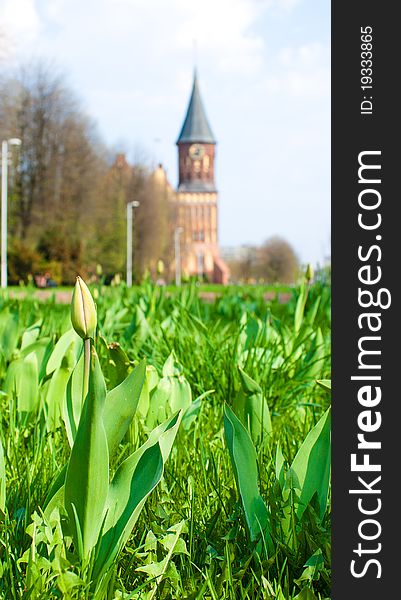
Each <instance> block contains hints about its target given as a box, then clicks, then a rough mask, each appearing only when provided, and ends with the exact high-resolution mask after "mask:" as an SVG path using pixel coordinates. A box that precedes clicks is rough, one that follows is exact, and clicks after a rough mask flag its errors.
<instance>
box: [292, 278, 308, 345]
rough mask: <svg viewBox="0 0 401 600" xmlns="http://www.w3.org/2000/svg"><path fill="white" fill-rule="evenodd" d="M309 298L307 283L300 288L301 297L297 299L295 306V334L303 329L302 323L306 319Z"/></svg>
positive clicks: (303, 283)
mask: <svg viewBox="0 0 401 600" xmlns="http://www.w3.org/2000/svg"><path fill="white" fill-rule="evenodd" d="M307 298H308V287H307V285H306V284H305V282H302V284H301V285H300V286H299V296H298V299H297V303H296V306H295V314H294V329H295V333H298V332H299V330H300V329H301V325H302V321H303V319H304V312H305V304H306V300H307Z"/></svg>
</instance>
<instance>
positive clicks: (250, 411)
mask: <svg viewBox="0 0 401 600" xmlns="http://www.w3.org/2000/svg"><path fill="white" fill-rule="evenodd" d="M238 372H239V375H240V381H241V386H242V389H241V390H240V391H239V393H238V394H237V396H236V397H235V399H234V402H233V410H234V412H235V414H236V415H237V417H238V418H239V420H240V421H241V422H242V424H243V425H244V426H245V427H246V428H247V430H248V431H249V433H250V436H251V438H252V441H253V443H254V444H255V446H256V447H257V446H259V444H260V443H261V442H262V441H266V440H268V439H269V438H270V437H271V435H272V432H273V429H272V423H271V417H270V411H269V407H268V405H267V402H266V398H265V397H264V395H263V392H262V389H261V387H260V386H259V384H258V383H256V381H254V380H253V379H252V378H251V377H250V376H249V375H247V374H246V373H245V371H243V369H241V367H238Z"/></svg>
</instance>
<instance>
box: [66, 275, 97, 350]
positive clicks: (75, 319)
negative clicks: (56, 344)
mask: <svg viewBox="0 0 401 600" xmlns="http://www.w3.org/2000/svg"><path fill="white" fill-rule="evenodd" d="M71 322H72V326H73V327H74V329H75V331H76V332H77V334H78V335H79V336H80V337H81V338H83V339H84V340H87V339H89V338H93V337H94V336H95V330H96V325H97V316H96V307H95V303H94V302H93V298H92V296H91V293H90V291H89V289H88V286H87V285H86V283H85V282H84V281H83V280H82V279H81V278H80V277H77V281H76V284H75V287H74V292H73V294H72V302H71Z"/></svg>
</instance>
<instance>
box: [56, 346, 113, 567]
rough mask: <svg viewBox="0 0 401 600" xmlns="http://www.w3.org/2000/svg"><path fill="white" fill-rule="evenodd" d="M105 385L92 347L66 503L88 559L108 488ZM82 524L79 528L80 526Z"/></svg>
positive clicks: (94, 540) (83, 556) (66, 490)
mask: <svg viewBox="0 0 401 600" xmlns="http://www.w3.org/2000/svg"><path fill="white" fill-rule="evenodd" d="M105 397H106V386H105V383H104V379H103V374H102V371H101V368H100V364H99V359H98V357H97V354H96V352H95V350H94V348H92V350H91V364H90V375H89V390H88V394H87V396H86V399H85V403H84V406H83V409H82V414H81V418H80V421H79V426H78V430H77V434H76V437H75V440H74V445H73V447H72V449H71V456H70V460H69V463H68V467H67V473H66V478H65V486H64V502H65V508H66V510H67V513H68V516H69V519H70V523H71V524H72V527H73V538H74V542H75V545H76V547H77V548H78V546H79V544H78V542H79V541H80V539H79V538H80V536H79V533H80V534H81V536H82V556H81V558H88V556H89V554H90V552H91V550H92V548H93V547H94V546H95V544H96V543H97V540H98V537H99V532H100V530H101V527H102V523H103V517H104V508H105V503H106V498H107V494H108V488H109V452H108V446H107V438H106V432H105V429H104V425H103V419H102V413H103V407H104V402H105ZM78 526H79V527H78Z"/></svg>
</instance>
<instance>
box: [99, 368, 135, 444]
mask: <svg viewBox="0 0 401 600" xmlns="http://www.w3.org/2000/svg"><path fill="white" fill-rule="evenodd" d="M145 373H146V361H144V360H143V361H142V362H141V363H139V365H138V366H137V367H135V369H134V370H133V371H131V373H130V374H129V375H128V377H127V378H126V379H124V381H123V382H122V383H120V385H118V386H117V387H115V388H113V389H112V390H111V391H109V392H108V393H107V394H106V400H105V405H104V413H103V423H104V428H105V431H106V436H107V443H108V446H109V453H110V455H111V454H112V453H113V451H114V450H115V449H116V447H117V446H118V444H119V443H120V442H121V440H122V439H123V437H124V435H125V433H126V432H127V430H128V427H129V425H130V423H131V421H132V419H133V417H134V415H135V412H136V409H137V406H138V402H139V398H140V395H141V391H142V387H143V384H144V382H145Z"/></svg>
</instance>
